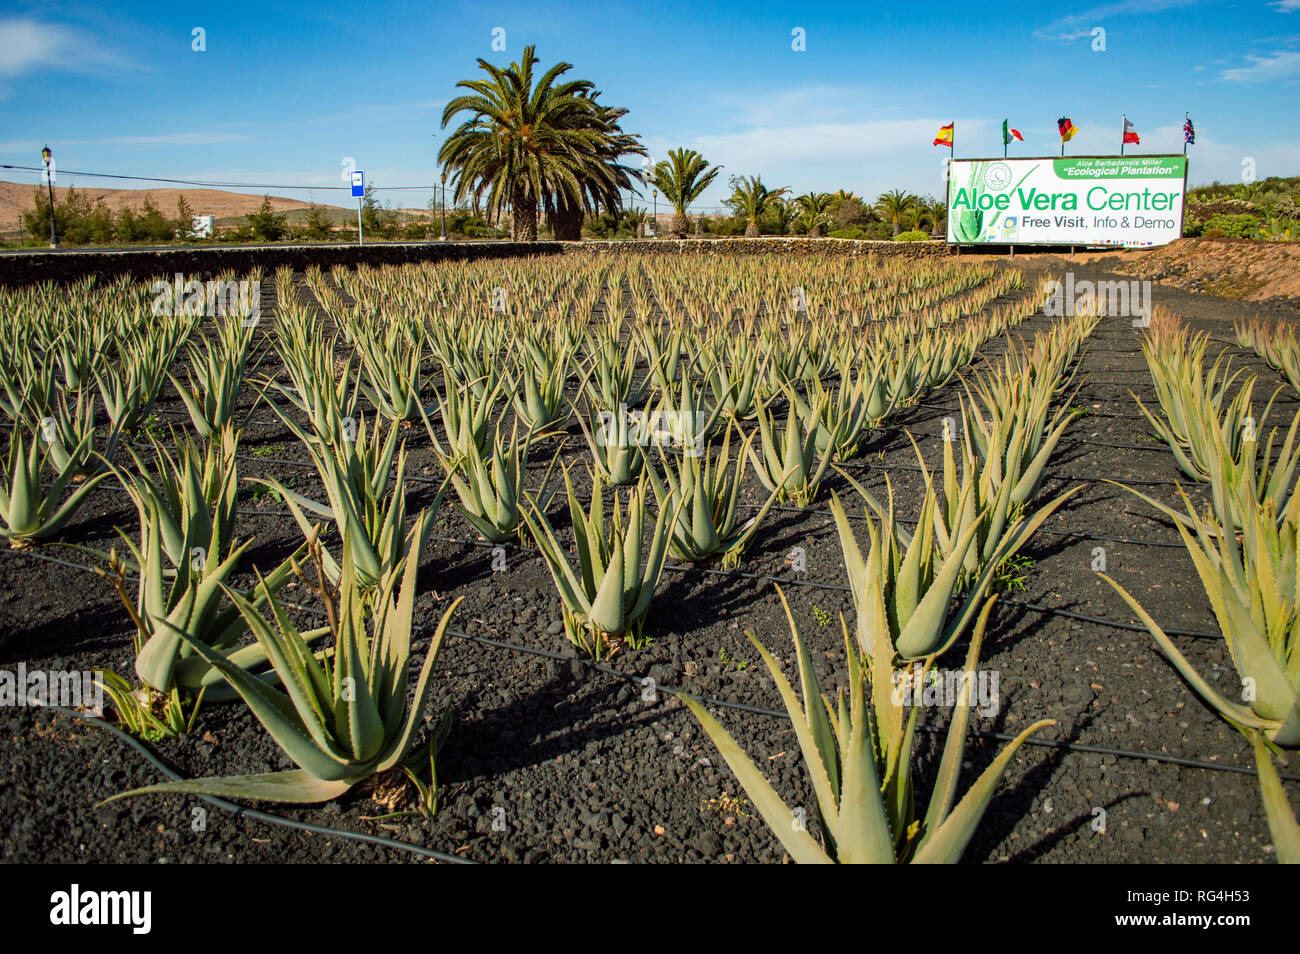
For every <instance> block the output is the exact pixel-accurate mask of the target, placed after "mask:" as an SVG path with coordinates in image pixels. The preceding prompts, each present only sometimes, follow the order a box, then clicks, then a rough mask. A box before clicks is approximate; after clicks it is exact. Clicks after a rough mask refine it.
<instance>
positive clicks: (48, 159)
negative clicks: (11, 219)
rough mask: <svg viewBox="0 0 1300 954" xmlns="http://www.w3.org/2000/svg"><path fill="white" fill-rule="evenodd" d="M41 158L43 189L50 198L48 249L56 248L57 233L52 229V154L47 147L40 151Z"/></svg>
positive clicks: (57, 243) (57, 245) (57, 241)
mask: <svg viewBox="0 0 1300 954" xmlns="http://www.w3.org/2000/svg"><path fill="white" fill-rule="evenodd" d="M41 158H42V159H44V160H45V188H46V190H47V191H48V194H49V197H50V248H58V247H59V233H58V232H57V231H56V230H55V228H54V172H53V163H54V153H52V152H50V147H49V146H46V147H45V148H44V149H42V150H41Z"/></svg>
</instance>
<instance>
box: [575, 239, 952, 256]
mask: <svg viewBox="0 0 1300 954" xmlns="http://www.w3.org/2000/svg"><path fill="white" fill-rule="evenodd" d="M560 244H561V245H563V246H564V247H565V249H567V250H569V251H579V250H580V251H584V252H585V251H597V252H639V253H643V254H656V255H759V254H775V255H808V254H809V253H812V254H820V255H853V256H858V255H889V256H892V257H897V258H906V259H918V258H934V257H935V256H946V255H951V254H953V253H952V250H951V249H950V248H949V247H948V245H947V244H946V243H945V242H889V241H883V240H877V239H842V238H819V239H810V238H806V237H803V236H799V237H794V238H785V237H781V236H775V235H765V236H763V237H761V238H741V237H740V236H736V237H735V238H716V239H692V238H687V239H637V240H632V239H622V240H619V241H592V242H561V243H560Z"/></svg>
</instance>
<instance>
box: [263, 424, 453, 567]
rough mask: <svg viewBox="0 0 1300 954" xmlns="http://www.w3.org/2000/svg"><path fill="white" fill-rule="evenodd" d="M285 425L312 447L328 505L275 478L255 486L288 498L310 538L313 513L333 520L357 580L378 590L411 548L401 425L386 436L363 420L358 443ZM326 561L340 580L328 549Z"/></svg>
mask: <svg viewBox="0 0 1300 954" xmlns="http://www.w3.org/2000/svg"><path fill="white" fill-rule="evenodd" d="M284 423H285V425H286V426H287V427H288V428H289V429H290V430H292V431H293V432H294V433H295V434H296V435H297V437H298V439H299V440H300V441H302V443H303V446H304V447H306V448H307V453H308V454H309V455H310V456H311V459H312V463H314V464H315V465H316V471H317V473H318V474H320V479H321V482H322V483H323V484H324V485H325V494H326V497H327V498H328V502H327V503H324V504H322V503H318V502H317V501H315V500H312V499H310V498H308V497H305V496H303V495H302V494H299V493H296V492H294V491H292V490H290V489H289V488H287V487H285V486H284V485H283V484H282V483H281V482H280V481H279V480H277V479H275V478H274V477H270V478H265V479H255V482H257V483H260V484H264V485H265V486H267V487H270V488H272V489H273V490H275V491H276V492H277V493H279V494H280V496H281V497H283V498H284V502H285V503H286V504H287V505H288V507H289V511H290V513H292V514H293V518H294V520H295V521H296V522H297V524H298V527H299V529H301V530H302V532H303V533H304V534H310V533H311V529H312V521H311V520H309V519H308V516H307V514H309V513H310V514H312V515H314V516H317V517H324V518H326V519H328V520H332V521H333V522H334V525H335V527H336V528H337V530H338V534H339V537H340V539H341V540H344V541H347V542H346V545H345V549H346V550H347V553H348V555H350V557H351V559H352V565H353V566H354V567H355V568H356V575H357V579H358V580H360V581H361V584H362V585H363V586H378V585H379V583H380V582H381V581H382V580H383V577H384V574H385V573H386V572H387V570H388V569H389V568H390V567H393V566H396V565H397V563H398V562H399V561H400V560H401V558H402V557H404V556H405V555H406V554H407V553H408V552H409V551H410V548H411V541H410V539H409V538H408V537H406V536H404V533H405V525H406V443H405V441H403V442H402V444H401V447H400V449H399V447H398V443H397V428H398V425H397V423H396V422H393V423H391V424H390V425H389V427H388V434H387V436H384V434H383V430H382V428H381V427H379V426H378V425H377V424H372V425H369V426H368V425H367V423H366V420H365V418H364V417H361V418H359V419H358V421H357V424H356V429H355V432H354V433H350V434H349V435H347V436H348V437H351V438H352V439H350V440H349V439H344V440H340V441H334V442H328V443H327V442H325V441H322V440H320V439H319V438H316V437H309V436H308V435H307V434H305V433H303V432H302V430H301V429H300V428H299V427H298V426H297V425H296V424H294V423H293V422H292V421H290V420H289V419H288V418H284ZM390 481H391V487H390ZM444 489H445V488H444ZM442 493H443V491H442V490H440V491H439V493H438V496H437V498H436V499H435V500H434V503H433V504H432V506H431V510H432V511H433V512H436V511H437V509H438V506H439V505H440V504H441V502H442ZM420 543H423V540H421V541H420ZM321 556H322V559H323V560H324V564H325V569H326V571H327V572H328V573H329V576H330V579H331V580H337V579H338V578H339V576H338V575H339V572H340V570H339V563H338V561H337V560H336V559H335V558H334V557H333V556H332V555H331V554H330V553H329V551H327V550H322V554H321Z"/></svg>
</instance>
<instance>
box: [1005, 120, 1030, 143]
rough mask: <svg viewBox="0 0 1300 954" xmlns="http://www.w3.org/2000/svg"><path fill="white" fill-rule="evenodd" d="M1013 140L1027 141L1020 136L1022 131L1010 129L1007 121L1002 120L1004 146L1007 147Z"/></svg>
mask: <svg viewBox="0 0 1300 954" xmlns="http://www.w3.org/2000/svg"><path fill="white" fill-rule="evenodd" d="M1012 139H1019V140H1020V141H1021V142H1024V141H1025V137H1024V136H1022V135H1020V130H1019V129H1009V128H1008V127H1007V121H1006V120H1005V119H1004V120H1002V145H1004V146H1005V145H1007V144H1008V143H1009V142H1011V140H1012Z"/></svg>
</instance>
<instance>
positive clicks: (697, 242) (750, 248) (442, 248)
mask: <svg viewBox="0 0 1300 954" xmlns="http://www.w3.org/2000/svg"><path fill="white" fill-rule="evenodd" d="M574 251H583V252H635V253H637V254H645V255H681V254H687V255H689V254H698V255H757V254H760V253H769V254H778V255H808V254H810V253H811V254H825V255H853V256H859V255H888V256H891V257H898V258H906V259H919V258H932V257H935V256H944V255H950V254H952V251H951V250H950V249H949V248H948V246H947V245H945V244H944V243H943V242H883V241H869V240H859V239H837V238H822V239H808V238H778V237H774V236H765V237H763V238H753V239H747V238H721V239H641V240H638V241H632V240H624V241H612V242H608V241H588V242H535V243H527V242H495V241H494V242H410V243H406V242H403V243H389V242H385V243H377V244H374V245H365V246H356V245H329V244H326V245H249V246H243V247H227V246H223V247H216V248H213V247H205V246H178V247H175V248H159V249H87V250H85V251H82V250H79V249H61V250H53V249H47V250H40V251H22V252H4V253H0V285H7V286H16V285H28V284H32V283H34V282H42V281H55V282H72V281H77V280H78V279H82V278H85V277H87V276H90V275H94V276H97V277H99V278H101V279H113V278H116V277H118V276H119V275H125V274H130V275H134V276H135V277H136V278H139V279H145V278H156V277H160V276H168V277H170V276H172V275H175V274H176V273H177V272H179V273H181V274H183V275H188V276H192V277H195V278H212V277H214V276H216V275H218V274H220V273H221V272H224V271H227V270H233V271H235V272H237V273H240V274H243V273H247V272H248V271H249V270H251V269H252V268H253V267H254V266H255V265H261V266H262V268H263V269H264V270H265V271H266V273H267V276H268V277H270V275H271V273H273V272H274V271H275V270H276V269H277V268H278V267H280V266H281V265H292V266H293V268H294V269H295V270H298V271H301V270H303V269H305V268H307V267H308V266H310V265H319V266H320V267H321V268H325V269H328V268H329V267H330V266H332V265H346V266H356V265H359V264H363V263H364V264H367V265H404V264H407V263H410V262H437V261H449V260H450V261H456V260H465V259H483V258H517V257H519V256H523V255H555V254H560V253H563V252H574Z"/></svg>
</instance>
